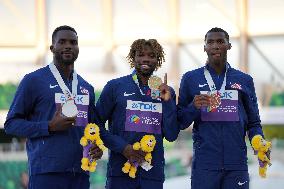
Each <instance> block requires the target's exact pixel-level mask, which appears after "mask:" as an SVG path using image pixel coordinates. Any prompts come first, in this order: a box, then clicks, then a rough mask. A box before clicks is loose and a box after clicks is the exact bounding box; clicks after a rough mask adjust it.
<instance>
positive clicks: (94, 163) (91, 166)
mask: <svg viewBox="0 0 284 189" xmlns="http://www.w3.org/2000/svg"><path fill="white" fill-rule="evenodd" d="M96 166H97V162H96V161H93V162H92V163H91V165H90V172H94V171H95V170H96Z"/></svg>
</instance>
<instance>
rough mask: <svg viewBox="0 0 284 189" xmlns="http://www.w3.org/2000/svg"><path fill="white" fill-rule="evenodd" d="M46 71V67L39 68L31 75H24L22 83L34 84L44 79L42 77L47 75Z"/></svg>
mask: <svg viewBox="0 0 284 189" xmlns="http://www.w3.org/2000/svg"><path fill="white" fill-rule="evenodd" d="M48 71H49V68H48V67H47V66H45V67H43V68H39V69H37V70H35V71H33V72H31V73H28V74H26V75H25V76H24V78H23V80H22V82H24V83H31V84H35V82H37V81H38V80H41V79H42V78H44V77H43V76H46V75H47V74H48Z"/></svg>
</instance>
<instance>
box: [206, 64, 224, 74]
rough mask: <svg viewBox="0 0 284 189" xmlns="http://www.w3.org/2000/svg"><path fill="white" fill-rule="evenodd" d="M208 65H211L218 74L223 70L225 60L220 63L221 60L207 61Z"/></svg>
mask: <svg viewBox="0 0 284 189" xmlns="http://www.w3.org/2000/svg"><path fill="white" fill-rule="evenodd" d="M209 66H210V67H212V68H213V69H214V70H215V72H216V73H217V74H218V75H220V74H221V73H223V71H224V69H225V67H226V61H225V62H223V63H221V62H218V63H216V62H215V63H213V62H209Z"/></svg>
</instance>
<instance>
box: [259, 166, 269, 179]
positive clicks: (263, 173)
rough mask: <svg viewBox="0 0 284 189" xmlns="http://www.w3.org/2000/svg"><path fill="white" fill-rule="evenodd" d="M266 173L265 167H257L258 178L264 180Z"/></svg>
mask: <svg viewBox="0 0 284 189" xmlns="http://www.w3.org/2000/svg"><path fill="white" fill-rule="evenodd" d="M266 171H267V167H266V166H265V167H259V170H258V172H259V176H261V177H262V178H266Z"/></svg>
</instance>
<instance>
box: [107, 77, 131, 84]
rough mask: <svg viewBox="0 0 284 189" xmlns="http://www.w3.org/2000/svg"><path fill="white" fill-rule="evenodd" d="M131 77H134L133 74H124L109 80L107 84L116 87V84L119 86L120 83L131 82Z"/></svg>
mask: <svg viewBox="0 0 284 189" xmlns="http://www.w3.org/2000/svg"><path fill="white" fill-rule="evenodd" d="M131 79H132V78H131V75H126V76H122V77H119V78H115V79H112V80H109V81H108V82H107V84H106V86H109V87H110V86H111V87H116V86H119V85H125V84H127V83H128V82H130V81H131Z"/></svg>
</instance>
